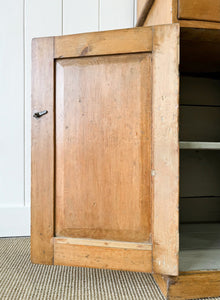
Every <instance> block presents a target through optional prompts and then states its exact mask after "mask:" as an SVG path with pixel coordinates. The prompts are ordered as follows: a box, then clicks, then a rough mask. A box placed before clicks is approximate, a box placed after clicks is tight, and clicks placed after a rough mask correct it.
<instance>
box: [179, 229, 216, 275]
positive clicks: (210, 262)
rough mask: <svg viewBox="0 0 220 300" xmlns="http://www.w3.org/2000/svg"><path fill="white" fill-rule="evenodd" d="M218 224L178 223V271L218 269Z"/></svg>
mask: <svg viewBox="0 0 220 300" xmlns="http://www.w3.org/2000/svg"><path fill="white" fill-rule="evenodd" d="M219 232H220V224H219V223H209V224H208V223H204V224H201V223H199V224H181V225H180V271H193V270H219V269H220V240H219Z"/></svg>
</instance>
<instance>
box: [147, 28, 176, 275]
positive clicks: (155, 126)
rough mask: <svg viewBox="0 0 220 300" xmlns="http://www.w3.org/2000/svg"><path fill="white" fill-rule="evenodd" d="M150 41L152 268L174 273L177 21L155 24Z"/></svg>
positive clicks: (159, 271) (157, 271)
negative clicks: (151, 55)
mask: <svg viewBox="0 0 220 300" xmlns="http://www.w3.org/2000/svg"><path fill="white" fill-rule="evenodd" d="M153 43H154V44H153V87H152V95H153V99H152V111H153V119H152V145H153V159H152V162H153V165H152V169H153V171H152V180H153V204H152V213H153V219H152V222H153V223H152V226H153V270H154V272H155V273H161V274H169V275H178V250H179V234H178V222H179V220H178V215H179V211H178V206H179V140H178V139H179V135H178V111H179V110H178V103H179V72H178V66H179V25H178V24H176V25H167V26H158V27H156V28H155V30H154V39H153ZM171 57H172V60H171V59H170V58H171ZM165 212H166V213H165Z"/></svg>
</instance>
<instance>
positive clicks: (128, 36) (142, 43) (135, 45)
mask: <svg viewBox="0 0 220 300" xmlns="http://www.w3.org/2000/svg"><path fill="white" fill-rule="evenodd" d="M151 51H152V28H135V29H123V30H114V31H103V32H94V33H85V34H79V35H74V37H73V36H68V35H67V36H58V37H55V49H54V56H55V58H65V57H78V56H91V55H105V54H108V55H109V54H120V53H121V54H122V53H136V52H151Z"/></svg>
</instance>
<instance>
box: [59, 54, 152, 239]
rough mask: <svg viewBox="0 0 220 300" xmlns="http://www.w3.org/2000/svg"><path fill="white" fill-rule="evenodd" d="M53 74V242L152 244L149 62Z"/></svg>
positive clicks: (74, 65)
mask: <svg viewBox="0 0 220 300" xmlns="http://www.w3.org/2000/svg"><path fill="white" fill-rule="evenodd" d="M56 66H57V77H56V83H57V84H56V86H57V90H56V236H66V237H79V238H83V237H84V238H97V239H109V240H119V241H130V242H132V241H133V242H143V241H149V240H150V234H151V179H150V177H151V55H150V54H128V55H114V56H100V57H88V58H79V59H65V60H59V61H58V62H57V65H56Z"/></svg>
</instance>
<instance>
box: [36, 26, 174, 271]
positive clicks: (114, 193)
mask: <svg viewBox="0 0 220 300" xmlns="http://www.w3.org/2000/svg"><path fill="white" fill-rule="evenodd" d="M152 32H154V36H152V34H153V33H152ZM47 41H50V42H51V44H50V47H51V48H50V50H51V52H49V53H48V52H47V50H46V49H47V46H48V45H47V43H48V42H47ZM152 43H153V44H152ZM44 45H45V47H44ZM53 46H54V48H53ZM45 51H46V52H45ZM36 52H37V54H36V55H38V56H39V61H38V62H37V65H36V66H37V67H35V65H34V64H33V66H34V68H33V70H34V71H33V73H34V75H33V76H34V78H35V77H36V83H34V85H35V87H34V89H35V88H37V90H38V94H36V95H37V96H39V97H40V100H39V97H38V100H37V98H36V100H35V101H36V103H38V101H41V99H42V101H43V103H44V104H45V103H48V101H49V105H48V107H47V108H45V107H44V108H42V107H39V108H37V110H43V109H48V110H49V113H48V114H47V115H46V116H44V117H42V118H41V119H38V120H34V121H36V122H37V121H39V122H38V123H36V124H41V127H39V128H40V130H41V131H42V132H43V134H42V136H43V137H44V136H45V139H43V140H39V139H38V140H37V141H38V143H39V144H35V143H33V153H35V154H34V156H33V158H36V157H37V158H38V159H39V157H40V159H41V158H42V157H43V158H45V161H43V160H42V161H40V164H38V165H39V166H40V168H39V169H36V166H35V165H34V168H33V172H35V173H34V176H33V180H34V178H35V176H37V179H36V178H35V179H36V182H35V180H34V182H33V189H32V192H34V197H35V198H34V199H35V200H34V202H33V203H35V204H34V205H33V209H34V212H33V220H34V222H33V223H32V224H35V228H34V230H33V237H32V248H33V249H35V248H36V253H37V252H38V253H39V255H38V254H37V255H35V256H33V257H35V262H43V263H52V262H53V257H52V256H53V250H52V248H53V237H54V236H56V235H58V236H61V237H60V238H62V239H63V235H65V236H66V237H70V238H71V239H73V238H74V237H77V238H80V239H84V238H86V239H88V238H94V237H95V238H96V239H99V240H100V239H104V240H113V241H118V242H122V241H127V242H138V243H140V242H141V243H143V242H148V244H151V239H152V235H153V253H154V257H153V268H154V271H155V272H161V273H165V274H169V275H176V274H178V184H179V182H178V168H179V161H178V157H179V153H178V122H177V121H178V93H179V90H178V86H179V78H178V63H179V60H178V59H179V57H178V55H179V26H178V25H168V26H159V27H155V28H136V29H130V30H122V31H115V32H106V33H105V32H103V33H96V34H95V33H91V34H82V35H74V36H66V37H55V38H54V43H53V39H40V40H39V44H38V42H37V41H36ZM42 53H43V54H45V55H43V54H42ZM107 54H108V55H107ZM112 54H114V55H112ZM117 54H120V55H117ZM171 57H172V60H171V59H170V58H171ZM54 58H55V59H56V60H54ZM62 58H69V59H65V60H63V59H62ZM53 62H55V65H54V63H53ZM47 66H49V67H48V69H47ZM38 68H39V70H40V73H39V72H38ZM54 69H56V78H55V82H56V99H55V108H56V111H55V120H53V116H52V114H51V113H50V111H52V110H53V109H55V108H54V107H53V104H54V103H52V102H53V101H54V96H53V91H54V74H53V70H54ZM48 70H49V71H48ZM42 73H43V74H42ZM91 74H92V75H91ZM164 74H166V76H164ZM39 75H40V76H42V79H41V78H40V79H39V80H37V78H38V77H37V76H39ZM152 76H153V78H152ZM48 82H49V84H48ZM34 91H35V90H34ZM63 93H65V97H64V95H63ZM36 95H35V96H36ZM35 96H34V97H35ZM41 96H42V97H41ZM151 98H152V101H153V114H152V107H151ZM34 99H35V98H34ZM45 99H46V100H45ZM52 99H53V100H52ZM64 100H65V101H64ZM134 100H135V101H134ZM39 103H41V102H39ZM35 111H36V110H34V112H35ZM151 116H153V120H151ZM44 120H49V121H50V126H49V125H48V124H47V123H44V122H43V121H44ZM54 121H55V122H54ZM53 123H55V126H56V130H55V132H56V135H55V137H56V145H55V146H56V157H55V166H56V167H55V176H56V181H55V183H56V184H55V191H56V208H55V209H54V198H53V197H54V179H53V173H54V154H53V151H54V150H53V149H54V148H53V147H54V144H53V142H54V135H53ZM47 125H48V126H47ZM38 126H39V125H38ZM151 126H152V128H151ZM37 128H38V127H37ZM39 128H38V129H39ZM151 129H152V130H151ZM33 130H35V129H34V127H33ZM51 130H52V131H51ZM35 131H36V132H35V133H34V134H33V137H35V139H36V137H38V136H39V133H40V132H39V131H38V130H35ZM151 132H152V133H151ZM151 134H153V143H154V145H152V142H151V140H152V137H151ZM46 137H49V138H46ZM39 141H40V142H39ZM36 145H40V147H38V146H37V147H36ZM45 145H46V146H48V147H46V148H45ZM125 146H126V147H125ZM77 147H78V150H77ZM43 150H44V151H43ZM41 151H42V155H41V156H39V153H41ZM37 153H38V156H37ZM151 153H152V154H153V158H152V159H151ZM76 154H77V155H76ZM35 163H36V162H35V160H33V164H35ZM100 163H101V165H99V164H100ZM64 165H65V168H63V166H64ZM100 166H101V167H100ZM117 170H118V171H117ZM65 172H66V173H65ZM42 174H43V175H42ZM150 174H151V176H150ZM46 175H47V176H46ZM151 177H152V183H153V187H154V189H153V192H154V194H153V198H152V197H151ZM46 184H47V185H46ZM49 184H50V186H49V188H48V185H49ZM88 195H89V196H88ZM110 196H111V197H110ZM39 197H40V198H39ZM74 197H75V198H74ZM151 198H152V199H153V203H151ZM45 199H46V200H45ZM72 199H75V200H74V201H72ZM79 199H80V201H79ZM117 199H118V200H117ZM164 203H166V211H165V210H164V209H163V206H164ZM73 204H74V205H73ZM102 204H104V205H102ZM39 215H40V220H39V219H38V221H37V220H36V217H37V216H39ZM151 215H152V217H153V230H152V228H151ZM171 216H172V217H171ZM54 217H55V218H56V219H55V220H54ZM41 218H42V219H41ZM38 223H39V224H38ZM34 237H36V239H35V240H34ZM45 237H47V239H46V240H45ZM55 240H56V238H55ZM54 249H55V252H56V255H55V256H56V257H55V259H54V264H66V265H80V266H90V267H102V268H113V269H124V270H133V271H144V272H151V271H152V251H151V250H136V249H124V248H123V247H122V248H117V247H107V249H108V251H107V252H106V247H102V246H97V245H96V246H88V245H76V244H74V243H73V242H70V243H63V242H60V243H57V244H56V245H55V248H54ZM32 252H33V251H32ZM110 257H111V259H110ZM93 258H94V259H93ZM32 260H33V259H32Z"/></svg>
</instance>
